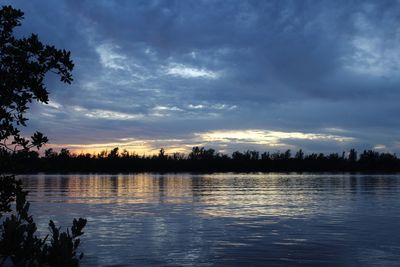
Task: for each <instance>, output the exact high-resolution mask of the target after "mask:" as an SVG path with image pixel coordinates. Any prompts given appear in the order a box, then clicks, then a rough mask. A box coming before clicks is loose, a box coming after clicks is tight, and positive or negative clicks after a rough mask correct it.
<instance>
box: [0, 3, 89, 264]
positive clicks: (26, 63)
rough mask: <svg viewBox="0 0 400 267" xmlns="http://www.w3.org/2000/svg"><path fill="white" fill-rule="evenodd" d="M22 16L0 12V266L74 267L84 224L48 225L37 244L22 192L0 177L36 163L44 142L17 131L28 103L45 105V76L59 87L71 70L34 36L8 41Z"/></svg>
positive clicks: (66, 58)
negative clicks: (58, 82)
mask: <svg viewBox="0 0 400 267" xmlns="http://www.w3.org/2000/svg"><path fill="white" fill-rule="evenodd" d="M23 15H24V13H23V12H22V11H21V10H17V9H14V8H13V7H11V6H3V7H2V8H1V9H0V148H1V149H0V156H1V163H0V222H1V225H0V266H4V265H5V266H78V265H79V259H80V258H81V257H82V256H83V254H81V255H80V256H78V255H76V250H77V248H78V246H79V243H80V240H79V239H78V238H77V237H79V236H80V235H82V234H83V232H82V229H83V228H84V226H85V225H86V220H85V219H82V218H80V219H79V220H76V219H74V221H73V225H72V228H71V233H70V230H69V229H67V231H66V232H60V228H57V227H56V226H55V224H54V222H53V221H50V223H49V227H50V236H51V239H50V240H48V236H47V237H45V238H43V239H42V238H39V237H38V236H37V234H36V230H37V227H36V224H35V222H34V221H33V219H32V216H31V215H30V214H29V206H30V204H29V202H27V200H26V197H27V195H28V192H27V191H24V190H23V189H22V185H21V181H19V180H16V179H15V176H14V175H5V174H4V173H5V172H9V173H11V172H14V171H15V170H16V169H18V168H19V167H20V166H24V161H25V160H27V161H29V162H37V161H38V160H40V158H39V153H38V152H36V151H31V150H30V149H32V148H36V149H39V148H40V147H41V146H42V145H43V144H44V143H46V142H47V141H48V139H47V137H45V136H44V135H43V134H42V133H40V132H36V133H34V134H33V135H32V136H31V138H30V139H27V138H25V137H23V136H22V135H21V134H20V130H19V127H21V126H26V121H27V119H26V117H25V113H26V111H27V110H28V108H29V107H28V105H29V103H31V102H32V101H33V100H36V101H38V102H42V103H47V102H48V92H47V89H46V87H45V85H44V78H45V75H46V74H47V73H48V72H53V73H55V74H56V75H58V76H59V77H60V79H61V81H62V82H64V83H71V81H72V76H71V71H72V68H73V66H74V65H73V63H72V61H71V59H70V52H68V51H66V50H59V49H56V48H55V47H54V46H49V45H44V44H42V43H41V42H40V41H39V39H38V36H37V35H35V34H32V35H31V36H30V37H29V38H21V39H19V38H16V37H14V36H13V30H14V28H15V27H17V26H20V25H21V20H22V19H23ZM62 156H64V158H69V157H70V155H69V154H66V153H64V154H62V153H60V154H57V153H55V152H53V150H51V149H49V150H47V151H46V152H45V157H46V158H56V157H62ZM1 173H3V174H1ZM13 207H14V210H13Z"/></svg>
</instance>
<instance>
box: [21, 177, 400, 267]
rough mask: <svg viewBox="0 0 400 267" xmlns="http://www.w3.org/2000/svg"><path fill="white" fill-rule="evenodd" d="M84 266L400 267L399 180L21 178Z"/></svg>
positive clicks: (41, 218) (44, 218) (37, 208)
mask: <svg viewBox="0 0 400 267" xmlns="http://www.w3.org/2000/svg"><path fill="white" fill-rule="evenodd" d="M20 178H22V179H23V181H24V184H25V185H26V186H27V189H28V190H30V195H29V199H30V201H31V202H32V213H33V214H34V215H35V219H36V220H37V222H38V223H39V224H40V227H41V230H46V229H47V222H48V219H49V218H53V219H55V221H58V222H59V224H60V223H61V222H62V223H64V224H63V226H69V225H68V224H67V225H65V223H66V222H70V221H72V218H74V217H79V216H82V217H86V218H87V219H88V225H87V228H86V231H85V235H84V236H83V238H82V241H83V245H82V250H83V251H84V252H85V257H84V259H83V261H82V265H83V266H335V267H336V266H400V176H399V175H298V174H210V175H191V174H173V175H158V174H137V175H29V176H20Z"/></svg>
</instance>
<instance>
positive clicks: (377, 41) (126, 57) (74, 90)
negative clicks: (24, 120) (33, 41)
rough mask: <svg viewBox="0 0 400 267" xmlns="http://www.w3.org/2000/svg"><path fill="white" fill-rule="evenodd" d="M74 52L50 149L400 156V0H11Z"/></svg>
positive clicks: (33, 26)
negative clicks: (367, 152)
mask: <svg viewBox="0 0 400 267" xmlns="http://www.w3.org/2000/svg"><path fill="white" fill-rule="evenodd" d="M2 4H12V5H13V6H14V7H16V8H20V9H22V10H23V11H24V12H25V19H24V21H23V24H22V26H21V27H19V28H18V30H17V31H16V34H17V35H18V36H27V35H30V34H31V33H37V34H38V35H39V38H40V39H41V40H42V42H44V43H47V44H54V45H55V46H56V47H57V48H62V49H67V50H69V51H71V53H72V59H73V61H74V63H75V68H74V71H73V77H74V82H73V84H72V85H65V84H63V83H61V82H59V80H58V79H57V77H56V76H54V75H53V76H52V75H48V76H47V80H46V83H47V87H48V90H49V92H50V102H49V104H48V105H43V104H38V103H34V104H32V106H31V109H30V110H29V116H28V118H29V122H28V127H27V128H26V129H25V130H24V133H26V134H30V133H32V132H33V131H35V130H39V131H41V132H43V133H45V134H46V135H47V136H48V138H49V139H50V143H49V144H48V145H47V146H46V148H49V147H54V148H58V149H59V148H61V147H65V148H69V149H70V150H72V151H74V152H76V153H80V152H97V151H99V150H110V149H112V148H114V147H120V148H121V149H127V150H129V151H136V152H137V153H139V154H144V153H145V154H151V153H156V151H158V150H159V149H160V148H161V147H163V148H165V149H166V151H167V152H169V153H172V152H186V153H187V152H188V151H190V149H191V148H192V147H193V146H205V147H207V148H214V149H216V150H217V151H220V152H222V153H231V152H233V151H236V150H239V151H244V150H248V149H251V150H253V149H256V150H259V151H283V150H286V149H291V150H293V151H296V150H298V149H299V148H302V149H303V150H304V151H306V152H309V153H311V152H324V153H327V152H339V153H340V152H341V151H344V150H346V151H347V150H349V149H350V148H356V149H358V150H364V149H375V150H377V151H382V152H384V151H385V152H386V151H389V152H397V153H398V152H400V118H399V114H400V104H399V103H400V1H385V0H380V1H323V0H318V1H284V0H277V1H256V0H254V1H244V0H241V1H239V0H236V1H230V0H227V1H211V0H204V1H200V0H196V1H190V0H185V1H183V0H182V1H168V0H165V1H150V0H146V1H122V0H121V1H110V0H107V1H106V0H103V1H102V0H96V1H94V0H93V1H84V0H79V1H78V0H58V1H44V0H36V1H22V0H16V1H2Z"/></svg>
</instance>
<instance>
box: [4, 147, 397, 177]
mask: <svg viewBox="0 0 400 267" xmlns="http://www.w3.org/2000/svg"><path fill="white" fill-rule="evenodd" d="M0 162H1V163H0V168H4V169H3V171H13V172H16V173H35V172H48V173H60V172H61V173H70V172H83V173H84V172H258V171H262V172H274V171H283V172H398V171H400V158H398V157H397V155H396V154H392V153H380V152H377V151H373V150H364V151H363V152H362V153H358V152H357V151H356V150H355V149H351V150H350V151H348V152H342V153H340V154H339V153H330V154H323V153H309V154H306V153H304V152H303V150H301V149H300V150H298V151H296V152H294V153H293V152H292V151H291V150H286V151H283V152H280V151H277V152H263V153H260V152H259V151H255V150H247V151H243V152H241V151H235V152H233V153H232V154H224V153H220V152H217V151H216V150H214V149H212V148H205V147H197V146H196V147H193V148H192V150H191V151H190V153H188V154H183V153H178V152H176V153H171V154H167V153H166V152H165V150H164V149H160V150H159V152H158V154H155V155H138V154H137V153H134V152H129V151H127V150H122V151H121V150H120V149H119V148H118V147H116V148H114V149H112V150H110V151H105V150H104V151H101V152H100V153H97V154H90V153H80V154H74V153H71V152H70V151H69V150H68V149H66V148H63V149H61V150H60V151H59V152H56V151H55V150H53V149H51V148H50V149H47V150H45V152H44V154H43V155H42V156H40V155H39V153H38V152H36V151H32V150H29V151H24V150H22V151H18V152H15V153H14V152H10V151H7V150H5V149H1V150H0ZM10 162H12V163H13V164H9V163H10ZM9 166H13V168H14V169H12V170H10V169H7V168H9Z"/></svg>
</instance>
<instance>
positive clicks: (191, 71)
mask: <svg viewBox="0 0 400 267" xmlns="http://www.w3.org/2000/svg"><path fill="white" fill-rule="evenodd" d="M165 73H166V74H168V75H172V76H177V77H181V78H205V79H211V80H214V79H217V78H218V77H219V74H218V73H216V72H213V71H210V70H207V69H204V68H201V69H199V68H194V67H189V66H186V65H183V64H171V65H170V66H168V67H167V68H166V70H165Z"/></svg>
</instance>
